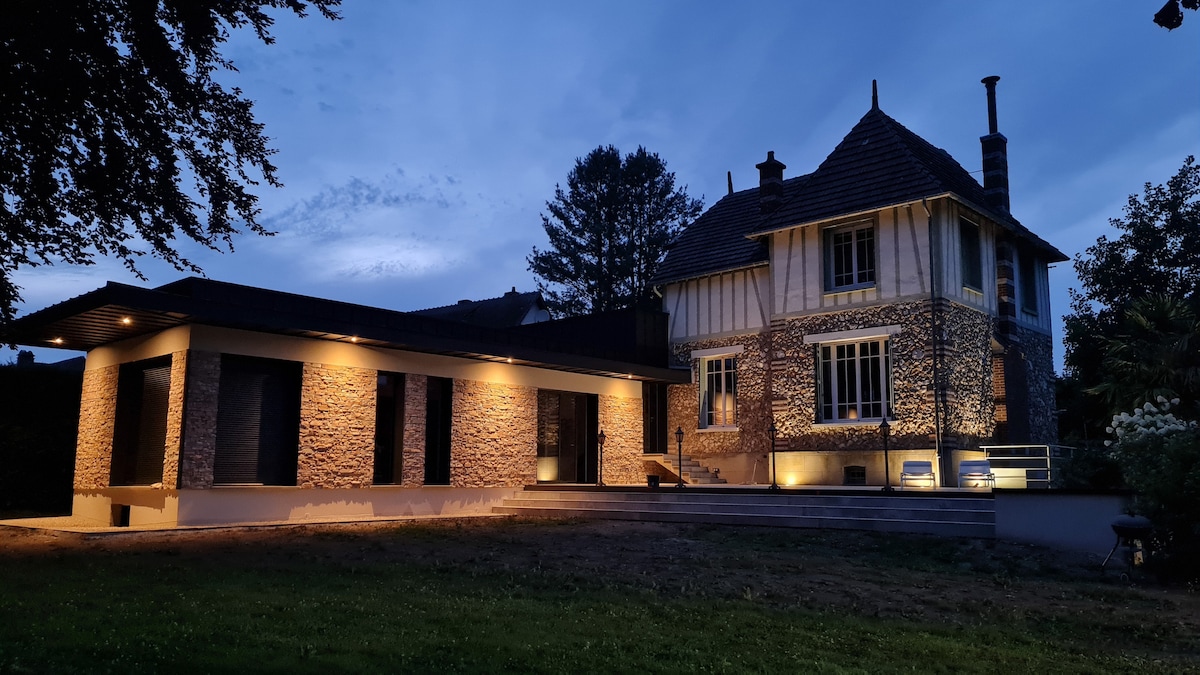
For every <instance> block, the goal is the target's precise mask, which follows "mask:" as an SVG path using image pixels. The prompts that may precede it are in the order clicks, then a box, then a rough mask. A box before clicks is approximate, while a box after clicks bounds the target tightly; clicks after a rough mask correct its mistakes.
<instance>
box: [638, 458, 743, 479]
mask: <svg viewBox="0 0 1200 675" xmlns="http://www.w3.org/2000/svg"><path fill="white" fill-rule="evenodd" d="M644 457H645V458H646V459H649V460H651V461H654V462H658V463H659V464H661V465H662V466H663V467H664V468H666V469H667V471H670V472H671V473H673V474H675V475H676V476H679V475H682V476H683V482H684V483H687V484H688V485H717V484H723V483H725V482H726V481H725V479H724V478H720V477H718V476H717V475H716V474H714V473H713V472H712V471H710V470H709V469H708V467H705V466H703V465H702V464H700V462H698V461H696V460H695V459H692V457H691V456H690V455H684V456H683V464H682V466H680V467H678V468H677V467H676V466H675V465H676V464H678V463H679V457H678V454H675V455H671V454H663V455H644ZM681 469H682V473H681Z"/></svg>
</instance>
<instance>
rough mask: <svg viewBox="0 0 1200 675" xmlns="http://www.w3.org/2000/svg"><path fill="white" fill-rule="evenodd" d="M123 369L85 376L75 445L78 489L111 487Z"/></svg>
mask: <svg viewBox="0 0 1200 675" xmlns="http://www.w3.org/2000/svg"><path fill="white" fill-rule="evenodd" d="M119 372H120V366H108V367H106V368H97V369H95V370H87V371H84V373H83V391H82V395H81V397H80V403H79V438H78V440H77V441H76V444H75V489H76V490H99V489H102V488H106V487H108V482H109V477H110V475H111V473H112V441H113V423H114V421H115V420H116V416H117V381H118V375H119Z"/></svg>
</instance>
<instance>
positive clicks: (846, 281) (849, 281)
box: [825, 223, 875, 292]
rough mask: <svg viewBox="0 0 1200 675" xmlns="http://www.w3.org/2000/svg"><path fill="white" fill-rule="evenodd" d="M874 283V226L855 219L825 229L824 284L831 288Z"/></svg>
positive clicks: (863, 285)
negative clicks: (843, 225)
mask: <svg viewBox="0 0 1200 675" xmlns="http://www.w3.org/2000/svg"><path fill="white" fill-rule="evenodd" d="M874 285H875V226H874V225H873V224H871V223H857V224H855V225H850V226H848V227H839V228H835V229H830V230H827V231H826V232H825V287H826V289H827V290H829V291H831V292H840V291H852V290H857V289H860V288H870V287H871V286H874Z"/></svg>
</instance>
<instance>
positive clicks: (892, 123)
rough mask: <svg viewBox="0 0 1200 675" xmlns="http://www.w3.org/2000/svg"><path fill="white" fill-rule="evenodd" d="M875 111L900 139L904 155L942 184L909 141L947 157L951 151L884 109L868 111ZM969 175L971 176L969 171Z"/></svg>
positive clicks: (934, 180) (924, 172) (930, 177)
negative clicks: (935, 143) (915, 152)
mask: <svg viewBox="0 0 1200 675" xmlns="http://www.w3.org/2000/svg"><path fill="white" fill-rule="evenodd" d="M875 112H877V113H879V115H880V116H881V117H882V118H883V120H884V122H885V126H887V127H888V131H890V132H891V133H892V134H893V135H894V136H895V137H896V140H898V141H900V146H901V147H902V148H903V149H904V155H905V156H906V157H908V159H909V160H910V161H911V162H913V163H915V164H916V165H917V169H918V170H920V172H921V173H923V174H924V175H925V177H926V178H928V179H929V180H930V181H931V182H933V183H936V184H937V185H939V186H941V185H942V181H941V180H940V179H939V178H938V177H937V175H936V174H934V173H933V171H932V170H930V168H929V166H928V165H927V164H926V163H925V162H923V161H922V160H921V159H920V158H919V157H917V156H916V154H914V153H913V149H912V147H911V146H910V145H909V143H910V142H911V141H913V140H915V141H916V142H919V143H923V144H925V145H927V146H929V147H930V148H932V149H933V150H936V151H938V152H941V153H942V154H944V155H946V156H947V157H950V153H948V152H946V151H945V150H942V149H941V148H939V147H937V146H936V145H934V144H933V143H930V142H929V141H927V140H925V139H924V138H921V136H920V135H919V134H917V133H916V132H914V131H913V130H912V129H909V128H908V127H906V126H904V125H903V124H901V123H900V122H898V121H897V120H896V119H895V118H893V117H892V116H891V115H889V114H887V113H885V112H883V110H881V109H879V108H874V109H872V110H869V111H867V115H870V114H871V113H875ZM867 115H863V119H866V117H867ZM896 127H899V129H897V128H896ZM902 132H903V133H902ZM905 135H907V136H910V137H911V138H904V136H905ZM950 159H951V160H954V158H953V157H950ZM954 163H955V164H958V161H957V160H954ZM958 166H959V167H960V168H961V167H962V165H961V164H959V165H958ZM964 171H965V169H964ZM967 175H968V176H970V174H969V173H968V174H967ZM972 180H974V179H973V178H972ZM942 187H945V186H942Z"/></svg>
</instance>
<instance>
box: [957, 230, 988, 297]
mask: <svg viewBox="0 0 1200 675" xmlns="http://www.w3.org/2000/svg"><path fill="white" fill-rule="evenodd" d="M958 238H959V246H960V249H959V251H960V253H961V256H962V278H963V286H966V287H967V288H970V289H973V290H976V291H980V292H982V291H983V254H982V249H981V248H980V243H979V226H978V225H976V224H975V223H972V222H971V221H969V220H965V219H961V218H960V219H959V221H958Z"/></svg>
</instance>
